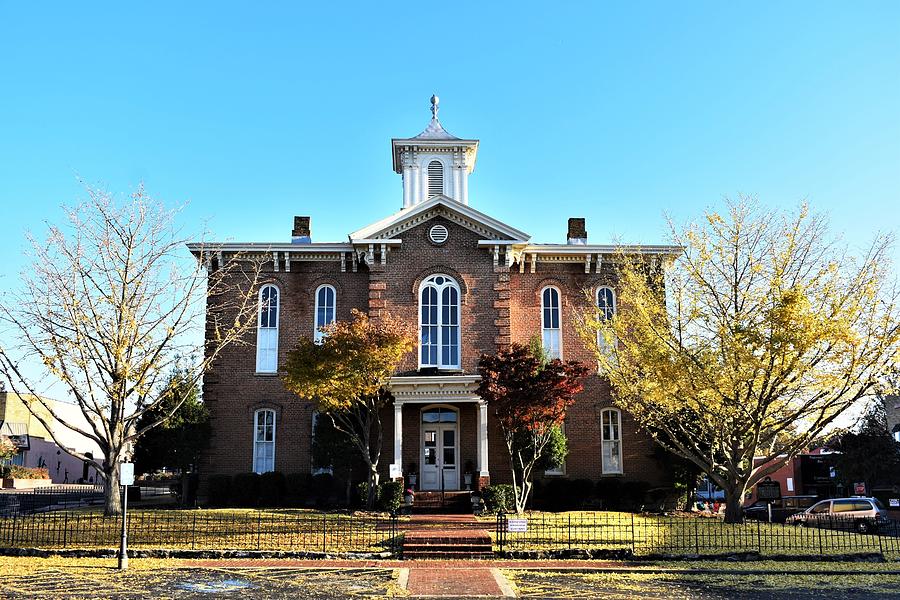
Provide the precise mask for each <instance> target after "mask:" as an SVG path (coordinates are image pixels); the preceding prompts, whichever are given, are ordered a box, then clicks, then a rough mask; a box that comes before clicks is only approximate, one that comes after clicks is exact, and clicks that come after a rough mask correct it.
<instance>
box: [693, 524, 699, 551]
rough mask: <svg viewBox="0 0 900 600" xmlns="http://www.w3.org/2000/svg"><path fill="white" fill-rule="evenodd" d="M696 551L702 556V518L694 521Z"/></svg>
mask: <svg viewBox="0 0 900 600" xmlns="http://www.w3.org/2000/svg"><path fill="white" fill-rule="evenodd" d="M694 551H695V552H696V553H697V554H698V555H699V554H700V517H697V518H695V519H694Z"/></svg>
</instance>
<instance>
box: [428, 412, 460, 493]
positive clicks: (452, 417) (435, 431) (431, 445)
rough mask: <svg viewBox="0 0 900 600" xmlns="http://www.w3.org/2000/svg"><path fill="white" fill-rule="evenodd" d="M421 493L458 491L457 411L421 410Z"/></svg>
mask: <svg viewBox="0 0 900 600" xmlns="http://www.w3.org/2000/svg"><path fill="white" fill-rule="evenodd" d="M420 422H421V424H422V440H421V446H422V452H421V457H422V482H421V484H420V489H422V490H458V489H459V411H458V410H457V409H455V408H453V407H451V406H447V405H443V404H441V405H432V406H426V407H425V408H423V409H422V418H421V421H420Z"/></svg>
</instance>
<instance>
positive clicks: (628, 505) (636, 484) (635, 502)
mask: <svg viewBox="0 0 900 600" xmlns="http://www.w3.org/2000/svg"><path fill="white" fill-rule="evenodd" d="M649 489H650V484H649V483H647V482H646V481H626V482H625V483H624V484H623V485H622V501H623V506H622V508H623V509H624V510H630V511H639V510H641V509H642V508H643V507H644V504H645V501H646V497H647V491H648V490H649Z"/></svg>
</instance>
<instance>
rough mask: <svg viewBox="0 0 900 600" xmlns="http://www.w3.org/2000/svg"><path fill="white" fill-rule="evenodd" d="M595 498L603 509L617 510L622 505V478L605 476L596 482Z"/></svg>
mask: <svg viewBox="0 0 900 600" xmlns="http://www.w3.org/2000/svg"><path fill="white" fill-rule="evenodd" d="M596 489H597V498H598V499H599V500H600V502H601V504H602V505H603V510H619V509H620V508H621V507H622V480H621V479H620V478H618V477H607V478H604V479H601V480H600V481H598V482H597V488H596Z"/></svg>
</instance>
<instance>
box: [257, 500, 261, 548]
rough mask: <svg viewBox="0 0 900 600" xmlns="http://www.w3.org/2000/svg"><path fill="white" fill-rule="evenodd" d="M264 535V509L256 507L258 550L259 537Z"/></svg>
mask: <svg viewBox="0 0 900 600" xmlns="http://www.w3.org/2000/svg"><path fill="white" fill-rule="evenodd" d="M260 536H262V509H256V550H257V551H259V539H260Z"/></svg>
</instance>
